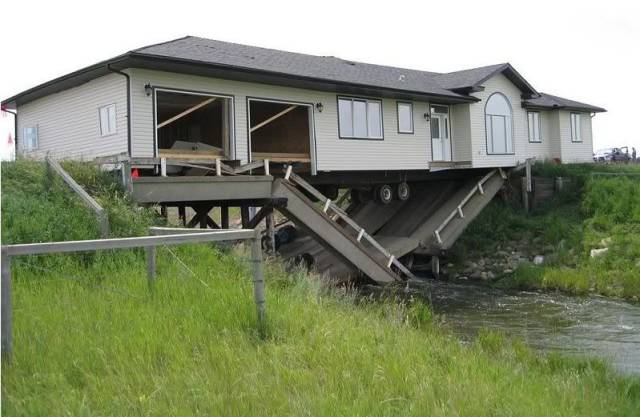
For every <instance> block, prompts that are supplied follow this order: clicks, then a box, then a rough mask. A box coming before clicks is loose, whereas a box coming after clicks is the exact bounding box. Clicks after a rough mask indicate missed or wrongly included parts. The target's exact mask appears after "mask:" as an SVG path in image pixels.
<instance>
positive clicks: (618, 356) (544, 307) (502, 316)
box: [410, 279, 640, 374]
mask: <svg viewBox="0 0 640 417" xmlns="http://www.w3.org/2000/svg"><path fill="white" fill-rule="evenodd" d="M410 291H411V292H412V293H414V294H416V295H422V296H426V297H429V295H430V298H431V304H432V306H433V310H434V311H435V313H436V314H439V315H442V316H443V318H444V322H445V326H447V327H448V328H450V329H451V330H452V331H453V332H454V333H455V334H456V335H458V336H459V337H460V338H462V339H463V340H471V339H472V338H473V337H474V336H475V334H476V333H477V332H478V330H479V329H481V328H488V329H493V330H499V331H501V332H503V333H505V334H506V335H508V336H510V337H517V338H521V339H522V340H524V341H525V342H526V343H527V344H528V345H529V346H531V347H533V348H536V349H540V350H542V351H558V352H560V353H563V354H568V355H581V356H590V357H600V358H605V359H607V360H608V361H609V362H610V363H611V364H612V365H613V366H614V367H616V368H617V369H619V370H621V371H622V372H625V373H633V374H640V305H637V304H631V303H627V302H625V301H621V300H615V299H610V298H605V297H597V296H588V297H577V296H568V295H564V294H560V293H548V292H546V293H541V292H532V291H504V290H500V289H494V288H488V287H486V286H480V285H472V284H454V283H448V282H442V281H435V280H432V279H424V280H415V281H411V283H410Z"/></svg>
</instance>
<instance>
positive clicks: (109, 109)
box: [100, 104, 116, 136]
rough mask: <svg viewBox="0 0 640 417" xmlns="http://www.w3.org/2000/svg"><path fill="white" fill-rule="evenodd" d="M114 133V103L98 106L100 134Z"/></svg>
mask: <svg viewBox="0 0 640 417" xmlns="http://www.w3.org/2000/svg"><path fill="white" fill-rule="evenodd" d="M114 133H116V105H115V104H109V105H108V106H104V107H100V134H101V135H102V136H107V135H113V134H114Z"/></svg>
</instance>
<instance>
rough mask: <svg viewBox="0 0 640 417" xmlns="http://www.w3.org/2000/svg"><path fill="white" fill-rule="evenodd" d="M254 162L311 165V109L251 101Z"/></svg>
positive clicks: (301, 105)
mask: <svg viewBox="0 0 640 417" xmlns="http://www.w3.org/2000/svg"><path fill="white" fill-rule="evenodd" d="M249 116H250V117H249V119H250V126H251V127H250V128H249V140H250V142H251V159H252V160H254V161H255V160H259V159H269V160H270V161H272V162H302V163H310V162H311V140H312V136H311V135H312V129H311V106H309V105H305V104H295V103H282V102H273V101H263V100H249Z"/></svg>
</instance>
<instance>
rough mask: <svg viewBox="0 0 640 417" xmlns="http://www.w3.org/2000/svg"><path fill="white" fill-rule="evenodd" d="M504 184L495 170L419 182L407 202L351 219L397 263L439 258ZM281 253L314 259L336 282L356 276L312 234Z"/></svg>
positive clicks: (362, 208)
mask: <svg viewBox="0 0 640 417" xmlns="http://www.w3.org/2000/svg"><path fill="white" fill-rule="evenodd" d="M504 180H505V176H504V174H503V173H502V171H500V170H493V171H490V172H489V173H486V174H485V175H484V176H479V175H474V176H472V177H468V178H466V179H457V180H445V181H430V182H423V183H416V184H412V196H411V198H410V199H409V200H408V201H393V202H392V203H390V204H388V205H381V204H379V203H376V202H373V201H369V202H365V203H361V204H359V205H357V206H355V207H353V208H352V209H351V210H350V211H349V212H348V215H349V216H350V217H351V218H352V219H353V220H354V221H355V222H357V223H358V224H359V225H360V226H361V227H362V228H364V230H366V231H367V232H368V233H370V234H371V235H372V236H373V237H374V238H375V240H376V241H377V242H378V243H379V244H380V245H381V246H383V247H384V248H386V250H388V251H389V253H391V254H392V255H394V256H395V257H396V258H400V257H402V256H405V255H407V254H410V253H412V252H419V253H422V254H429V255H439V254H441V253H442V252H443V251H446V250H448V249H450V248H451V246H452V245H453V244H454V243H455V241H456V240H457V239H458V237H459V236H460V235H461V234H462V232H463V231H464V229H465V228H466V227H467V226H468V225H469V224H470V223H471V222H472V221H473V219H475V218H476V217H477V216H478V214H480V212H481V211H482V209H483V208H484V207H485V206H486V205H487V204H488V203H489V202H490V201H491V200H492V199H493V197H494V196H495V195H496V194H497V193H498V191H499V190H500V188H502V185H503V183H504ZM303 229H304V228H303ZM281 253H282V255H283V256H286V257H300V256H302V255H305V256H307V257H309V258H311V259H313V265H314V268H315V269H316V270H318V271H320V272H323V273H326V274H328V275H331V276H333V277H336V278H346V277H348V276H350V275H352V274H353V273H354V269H353V267H352V265H351V264H350V263H349V262H348V261H345V259H344V257H341V256H335V254H334V253H333V252H331V251H326V250H324V247H323V245H320V244H318V242H317V241H316V240H315V239H314V236H313V235H307V236H301V237H300V238H299V239H296V240H295V241H294V242H292V243H289V244H287V245H284V246H283V247H282V248H281Z"/></svg>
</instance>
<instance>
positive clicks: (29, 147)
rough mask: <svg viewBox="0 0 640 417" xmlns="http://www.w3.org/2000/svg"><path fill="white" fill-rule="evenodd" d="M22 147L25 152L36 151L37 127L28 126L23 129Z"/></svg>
mask: <svg viewBox="0 0 640 417" xmlns="http://www.w3.org/2000/svg"><path fill="white" fill-rule="evenodd" d="M23 137H24V147H23V149H24V150H25V151H26V152H31V151H35V150H36V149H38V126H29V127H25V128H24V135H23Z"/></svg>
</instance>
